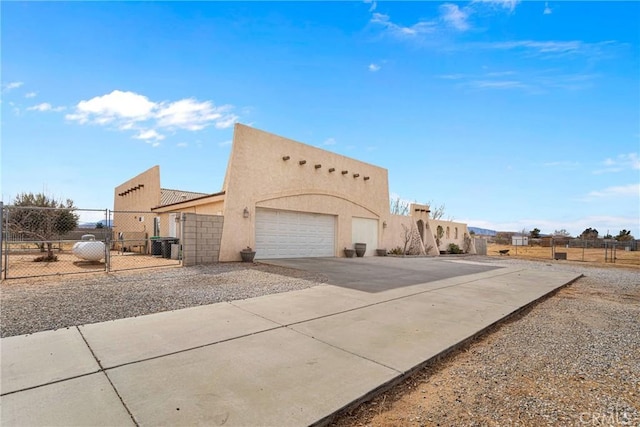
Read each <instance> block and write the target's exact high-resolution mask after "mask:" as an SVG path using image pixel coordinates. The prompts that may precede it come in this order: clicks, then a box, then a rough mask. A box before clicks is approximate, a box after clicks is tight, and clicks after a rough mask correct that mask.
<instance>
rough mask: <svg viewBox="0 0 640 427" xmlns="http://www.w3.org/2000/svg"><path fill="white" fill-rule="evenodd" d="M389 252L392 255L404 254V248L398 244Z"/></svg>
mask: <svg viewBox="0 0 640 427" xmlns="http://www.w3.org/2000/svg"><path fill="white" fill-rule="evenodd" d="M389 253H390V254H391V255H404V254H403V251H402V248H401V247H400V246H396V247H395V248H393V249H391V250H390V251H389Z"/></svg>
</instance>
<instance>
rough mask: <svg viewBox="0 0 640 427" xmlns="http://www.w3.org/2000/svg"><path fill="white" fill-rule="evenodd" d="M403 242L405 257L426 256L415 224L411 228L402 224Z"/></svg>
mask: <svg viewBox="0 0 640 427" xmlns="http://www.w3.org/2000/svg"><path fill="white" fill-rule="evenodd" d="M402 241H403V244H404V247H403V248H402V254H403V255H424V254H425V253H426V250H425V247H424V244H423V243H422V238H421V237H420V233H419V232H418V229H417V228H416V226H415V224H414V223H413V222H411V226H410V227H407V226H406V225H404V224H402Z"/></svg>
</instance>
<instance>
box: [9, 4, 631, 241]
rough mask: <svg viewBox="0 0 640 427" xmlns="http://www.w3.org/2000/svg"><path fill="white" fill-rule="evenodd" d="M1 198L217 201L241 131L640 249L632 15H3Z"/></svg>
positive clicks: (116, 11)
mask: <svg viewBox="0 0 640 427" xmlns="http://www.w3.org/2000/svg"><path fill="white" fill-rule="evenodd" d="M0 7H1V13H2V16H1V19H2V22H1V24H2V25H1V36H2V46H1V47H2V53H1V55H2V56H1V71H2V76H1V84H2V103H1V109H2V123H1V125H2V130H1V132H2V134H1V137H2V173H1V175H2V182H1V185H2V200H3V201H4V202H5V203H7V204H8V203H10V202H11V201H12V200H13V199H14V198H15V196H16V195H17V194H18V193H20V192H24V191H26V192H28V191H32V192H40V191H43V190H44V191H45V192H47V193H48V194H50V195H52V196H54V197H56V198H71V199H73V200H74V202H75V204H76V206H78V207H81V208H96V209H105V208H111V207H112V205H113V189H114V187H115V186H117V185H118V184H120V183H122V182H124V181H126V180H127V179H129V178H131V177H133V176H135V175H136V174H138V173H139V172H142V171H143V170H145V169H147V168H149V167H151V166H153V165H156V164H158V165H160V169H161V181H162V186H163V187H165V188H174V189H181V190H190V191H199V192H208V193H213V192H217V191H219V190H220V189H221V187H222V182H223V179H224V173H225V169H226V165H227V160H228V155H229V152H230V148H231V146H230V141H231V138H232V130H233V123H235V122H241V123H245V124H249V125H252V126H255V127H257V128H260V129H263V130H266V131H269V132H273V133H276V134H279V135H282V136H285V137H288V138H291V139H294V140H297V141H301V142H304V143H307V144H310V145H314V146H318V147H321V148H324V149H327V150H329V151H334V152H337V153H340V154H343V155H346V156H350V157H354V158H357V159H359V160H362V161H366V162H369V163H373V164H376V165H379V166H382V167H385V168H387V169H388V170H389V187H390V188H389V190H390V192H391V194H392V197H401V198H402V199H404V200H407V201H417V202H420V203H424V202H429V201H433V202H435V203H436V204H445V206H446V212H447V216H448V217H452V218H453V219H455V220H458V221H463V222H467V223H468V224H469V225H470V226H477V227H484V228H491V229H497V230H511V231H519V230H522V229H523V228H525V229H527V230H530V229H532V228H534V227H537V228H539V229H541V230H542V232H543V233H551V232H553V231H554V230H556V229H563V228H564V229H567V230H568V231H569V232H571V233H572V234H578V233H580V232H582V230H584V229H585V228H587V227H595V228H597V229H598V230H599V231H600V233H601V234H604V233H606V231H607V230H609V231H610V232H611V233H612V234H614V235H615V234H617V232H618V231H619V230H620V229H622V228H625V229H631V231H632V233H633V234H634V235H635V236H636V237H640V224H639V221H640V220H639V217H640V158H639V152H640V148H639V147H640V78H639V75H640V31H639V30H638V22H639V20H640V3H638V2H553V1H549V2H517V1H474V2H462V3H458V2H435V1H428V2H247V3H238V2H233V3H231V2H229V3H227V2H195V3H186V2H159V3H147V2H142V3H131V2H68V3H63V2H42V3H40V2H2V3H1V5H0Z"/></svg>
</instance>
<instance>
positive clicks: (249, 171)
mask: <svg viewBox="0 0 640 427" xmlns="http://www.w3.org/2000/svg"><path fill="white" fill-rule="evenodd" d="M285 156H288V157H289V159H288V160H283V157H285ZM302 160H304V161H306V163H305V164H303V165H301V164H300V163H299V162H300V161H302ZM315 165H321V166H320V167H319V168H315ZM330 168H334V169H335V170H334V171H333V172H329V169H330ZM342 171H348V173H346V174H342ZM354 174H358V175H359V176H357V177H354ZM365 177H368V179H367V180H365V179H364V178H365ZM223 190H224V191H225V192H226V199H225V206H224V217H225V218H224V221H225V226H224V230H223V235H222V245H221V252H220V260H221V261H237V260H240V250H241V249H243V248H245V247H246V246H251V247H255V212H256V207H265V208H274V209H287V210H295V211H302V212H312V213H326V214H331V215H336V216H337V224H336V239H335V242H336V243H335V254H336V255H340V256H341V255H342V248H343V247H352V243H353V242H351V221H352V217H353V216H358V217H362V218H372V219H379V220H380V221H379V223H380V224H382V220H383V219H384V218H386V216H387V215H388V212H389V191H388V178H387V170H386V169H384V168H380V167H378V166H373V165H370V164H367V163H364V162H360V161H358V160H354V159H351V158H348V157H344V156H341V155H339V154H336V153H331V152H329V151H326V150H322V149H319V148H316V147H312V146H309V145H306V144H302V143H299V142H296V141H293V140H290V139H287V138H283V137H281V136H278V135H274V134H271V133H268V132H264V131H261V130H258V129H254V128H251V127H248V126H244V125H241V124H236V127H235V130H234V136H233V147H232V150H231V156H230V158H229V164H228V167H227V174H226V177H225V183H224V187H223ZM245 207H246V208H247V209H248V210H249V218H244V217H243V211H244V208H245ZM379 227H380V228H381V227H382V226H381V225H380V226H379ZM381 234H382V230H381V229H379V230H378V235H379V236H380V235H381Z"/></svg>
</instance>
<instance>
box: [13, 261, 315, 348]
mask: <svg viewBox="0 0 640 427" xmlns="http://www.w3.org/2000/svg"><path fill="white" fill-rule="evenodd" d="M83 276H84V277H79V276H62V278H53V279H51V278H39V279H30V280H19V279H16V280H5V281H3V282H2V283H1V284H0V331H1V336H2V337H10V336H14V335H23V334H30V333H33V332H38V331H46V330H51V329H59V328H63V327H67V326H73V325H83V324H87V323H96V322H103V321H107V320H114V319H120V318H124V317H133V316H141V315H144V314H150V313H157V312H160V311H168V310H177V309H180V308H186V307H193V306H197V305H205V304H213V303H216V302H221V301H233V300H239V299H246V298H253V297H257V296H261V295H267V294H274V293H279V292H288V291H293V290H297V289H304V288H309V287H312V286H317V285H319V284H321V283H325V282H326V278H324V277H323V276H322V275H318V274H312V273H307V272H304V271H299V270H293V269H288V268H282V267H276V266H271V265H266V264H246V263H221V264H216V265H213V266H198V267H189V268H168V269H158V270H153V271H150V270H147V271H143V270H138V271H135V272H119V273H112V274H109V275H104V274H100V275H83Z"/></svg>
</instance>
